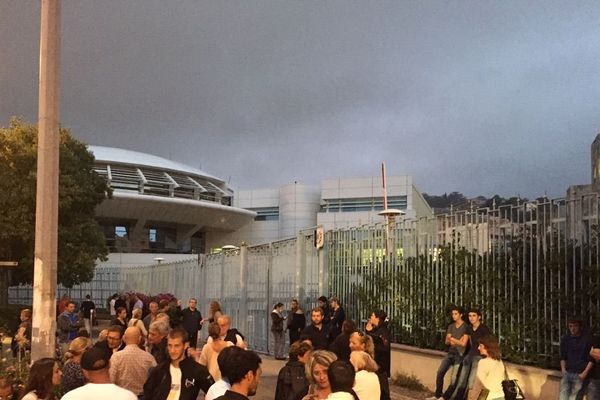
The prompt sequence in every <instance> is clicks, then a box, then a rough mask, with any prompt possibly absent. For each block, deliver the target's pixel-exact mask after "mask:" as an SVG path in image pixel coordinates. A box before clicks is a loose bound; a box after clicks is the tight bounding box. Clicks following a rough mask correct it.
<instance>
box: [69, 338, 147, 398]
mask: <svg viewBox="0 0 600 400" xmlns="http://www.w3.org/2000/svg"><path fill="white" fill-rule="evenodd" d="M108 367H109V360H108V359H107V358H106V352H105V351H103V350H102V349H99V348H97V347H92V348H91V349H88V350H86V352H85V353H83V356H82V357H81V369H83V375H84V376H85V379H86V380H87V381H88V383H87V384H85V385H84V386H81V387H79V388H77V389H73V390H71V391H70V392H68V393H67V394H65V395H64V396H63V397H62V399H64V400H106V399H110V400H138V397H137V396H136V395H135V394H133V393H132V392H130V391H129V390H126V389H123V388H120V387H118V386H117V385H115V384H113V383H111V382H110V375H109V373H108Z"/></svg>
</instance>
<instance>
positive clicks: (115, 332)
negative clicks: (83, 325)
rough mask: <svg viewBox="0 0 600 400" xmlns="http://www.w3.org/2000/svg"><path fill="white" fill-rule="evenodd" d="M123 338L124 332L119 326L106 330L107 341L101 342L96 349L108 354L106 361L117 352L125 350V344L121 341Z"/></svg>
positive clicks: (99, 341)
mask: <svg viewBox="0 0 600 400" xmlns="http://www.w3.org/2000/svg"><path fill="white" fill-rule="evenodd" d="M122 336H123V330H122V329H121V327H120V326H118V325H112V326H110V327H109V328H108V329H107V330H106V340H100V338H98V342H97V343H96V344H95V345H94V347H96V348H98V349H100V350H102V351H103V352H104V354H106V359H107V360H110V358H111V357H112V356H113V354H115V353H116V352H117V351H120V350H123V348H124V347H125V344H124V343H123V342H122V341H121V339H122Z"/></svg>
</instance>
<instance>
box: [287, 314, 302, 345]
mask: <svg viewBox="0 0 600 400" xmlns="http://www.w3.org/2000/svg"><path fill="white" fill-rule="evenodd" d="M305 326H306V317H305V316H304V311H302V310H301V309H297V310H296V311H295V312H293V313H291V314H288V321H287V328H288V329H289V331H290V343H294V342H295V341H297V340H298V339H300V332H302V329H304V327H305Z"/></svg>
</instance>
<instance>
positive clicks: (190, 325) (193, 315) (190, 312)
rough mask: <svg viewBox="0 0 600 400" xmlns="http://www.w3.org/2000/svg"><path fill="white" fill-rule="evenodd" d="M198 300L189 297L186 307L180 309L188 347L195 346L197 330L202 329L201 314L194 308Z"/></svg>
mask: <svg viewBox="0 0 600 400" xmlns="http://www.w3.org/2000/svg"><path fill="white" fill-rule="evenodd" d="M197 304H198V301H197V300H196V299H194V298H191V299H190V300H189V301H188V307H187V308H184V309H183V310H182V311H181V319H182V326H183V329H185V331H186V332H187V334H188V336H189V338H190V347H193V348H196V346H197V344H198V331H199V330H200V329H202V314H201V313H200V311H198V309H197V308H196V305H197Z"/></svg>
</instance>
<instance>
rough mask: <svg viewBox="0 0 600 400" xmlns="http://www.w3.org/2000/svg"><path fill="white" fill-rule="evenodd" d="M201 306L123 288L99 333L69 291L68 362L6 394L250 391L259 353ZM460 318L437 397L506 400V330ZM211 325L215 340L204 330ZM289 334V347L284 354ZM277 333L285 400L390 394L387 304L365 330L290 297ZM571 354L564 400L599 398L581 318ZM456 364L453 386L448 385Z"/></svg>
mask: <svg viewBox="0 0 600 400" xmlns="http://www.w3.org/2000/svg"><path fill="white" fill-rule="evenodd" d="M63 300H64V301H63ZM121 300H123V302H124V303H125V304H123V302H121ZM197 305H198V304H197V301H196V299H194V298H192V299H189V301H188V307H186V308H183V309H182V307H181V303H180V302H179V301H177V300H171V301H167V300H165V301H160V302H150V303H149V304H147V305H144V304H143V303H142V302H141V301H139V299H137V298H136V297H135V296H132V297H130V298H128V299H126V298H124V297H122V296H115V297H113V298H111V300H110V303H109V307H110V313H111V317H112V320H111V323H110V326H109V327H108V328H106V329H103V330H102V331H100V332H99V335H98V338H97V340H93V339H92V338H91V337H90V334H91V331H92V325H93V319H94V318H95V308H96V307H95V305H94V303H93V302H92V301H91V300H90V298H89V296H88V297H87V298H86V300H85V301H84V302H82V304H81V305H80V307H79V310H77V309H76V308H77V307H76V304H75V302H73V301H72V300H70V299H61V302H60V303H59V311H60V313H59V315H58V317H57V338H58V346H57V354H59V355H60V357H61V360H60V362H58V361H56V360H57V359H54V358H52V359H50V358H48V359H41V360H37V361H35V362H34V363H33V364H32V366H31V370H30V375H29V377H30V379H29V382H28V383H27V385H26V387H25V388H24V390H23V391H22V393H20V394H19V396H18V397H17V394H12V397H11V396H6V395H3V393H4V392H6V391H7V390H8V389H7V388H8V387H9V386H10V385H8V384H7V382H6V380H5V379H4V380H2V379H0V396H1V397H2V399H3V400H4V399H8V398H14V399H17V398H18V399H25V400H37V399H54V398H55V397H54V396H55V393H56V391H55V390H54V388H55V387H56V386H57V385H59V384H61V391H62V393H63V396H62V398H63V399H66V400H76V399H91V400H94V399H100V398H102V399H105V398H110V397H113V398H114V400H118V399H134V398H137V399H145V400H177V399H178V400H186V399H196V398H197V396H198V394H199V393H204V394H205V398H206V399H208V400H214V399H238V400H239V399H244V398H247V397H248V396H251V395H252V394H254V393H255V391H256V389H257V387H258V383H259V381H260V374H261V368H260V364H261V359H260V357H259V356H258V355H257V354H256V353H255V352H253V351H251V350H248V345H247V342H246V339H245V337H244V335H243V334H242V333H241V332H239V331H238V330H237V329H235V328H232V327H231V318H230V317H229V316H228V315H226V314H224V313H223V311H222V310H221V306H220V304H219V303H218V302H217V301H212V302H211V303H210V304H209V315H208V318H203V317H202V314H201V313H200V311H199V310H198V308H197ZM307 316H309V317H310V321H309V323H308V324H307V323H306V322H307V321H306V319H307V318H306V317H307ZM450 316H451V318H452V323H451V324H450V325H449V326H448V327H447V329H446V334H445V343H446V345H447V346H448V352H447V354H446V356H445V357H444V358H443V359H442V361H441V363H440V365H439V368H438V370H437V374H436V388H435V394H434V395H433V396H432V397H430V398H429V399H431V400H442V399H444V400H450V399H455V400H478V399H488V400H496V399H504V398H505V397H504V390H503V385H502V382H503V381H504V380H506V379H508V374H507V371H506V367H505V365H504V364H503V362H502V354H501V351H500V346H499V342H498V339H497V338H496V337H495V336H494V335H493V334H492V332H491V330H490V329H489V327H488V326H486V325H485V324H484V323H483V322H482V313H481V311H480V310H478V309H476V308H472V309H469V310H468V312H467V315H466V318H464V315H463V311H462V309H461V308H460V307H452V308H451V313H450ZM86 320H87V321H86ZM20 321H21V323H20V325H19V328H18V330H17V331H16V333H15V335H14V338H13V346H12V351H13V355H14V356H15V357H17V356H19V355H21V354H22V353H23V352H24V351H27V350H28V346H29V343H30V341H31V310H30V309H24V310H22V311H21V313H20ZM203 326H207V329H206V330H207V333H208V336H207V339H206V340H202V339H201V338H200V336H199V332H200V331H201V329H202V328H203ZM286 331H287V333H288V335H289V343H290V345H289V351H288V352H287V354H284V348H285V336H284V335H285V332H286ZM271 332H272V338H273V343H274V347H273V349H274V353H275V358H276V359H278V360H285V361H286V363H285V364H284V365H283V367H282V368H281V370H280V371H279V374H278V378H277V386H276V391H275V397H274V398H275V400H320V399H358V400H380V399H381V400H384V399H390V390H389V380H388V378H389V377H390V372H391V371H390V369H391V368H390V367H391V365H390V364H391V363H390V354H391V351H390V350H391V349H390V342H391V337H390V331H389V329H388V320H387V315H386V313H385V312H384V311H382V310H374V311H373V312H372V313H371V315H369V316H368V320H367V322H366V325H365V327H364V331H362V330H359V329H357V324H356V323H355V322H354V321H352V320H349V319H346V315H345V312H344V308H343V307H342V305H341V302H340V300H339V299H338V298H336V297H331V298H327V297H325V296H322V297H320V298H319V299H318V305H317V306H316V307H314V308H312V309H311V310H310V312H308V313H307V314H306V315H305V312H304V310H303V309H302V308H301V307H300V305H299V303H298V301H297V300H295V299H294V300H291V301H290V304H289V307H288V309H287V311H286V310H285V306H284V304H283V303H281V302H279V303H277V304H275V305H274V307H273V309H272V312H271ZM560 356H561V362H560V364H561V370H562V373H563V378H562V381H561V384H560V397H559V398H560V400H576V399H582V398H583V395H584V393H587V398H588V399H590V400H595V399H600V396H599V394H600V338H599V339H596V338H594V337H591V336H589V335H587V334H586V333H585V332H584V330H583V325H582V321H580V320H577V319H570V320H569V323H568V333H567V334H566V335H565V336H564V337H563V338H562V339H561V342H560ZM596 361H599V363H598V364H597V363H596ZM449 371H452V375H451V378H450V384H449V385H448V386H447V387H444V381H445V376H446V374H447V373H448V372H449ZM350 376H351V379H350Z"/></svg>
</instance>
